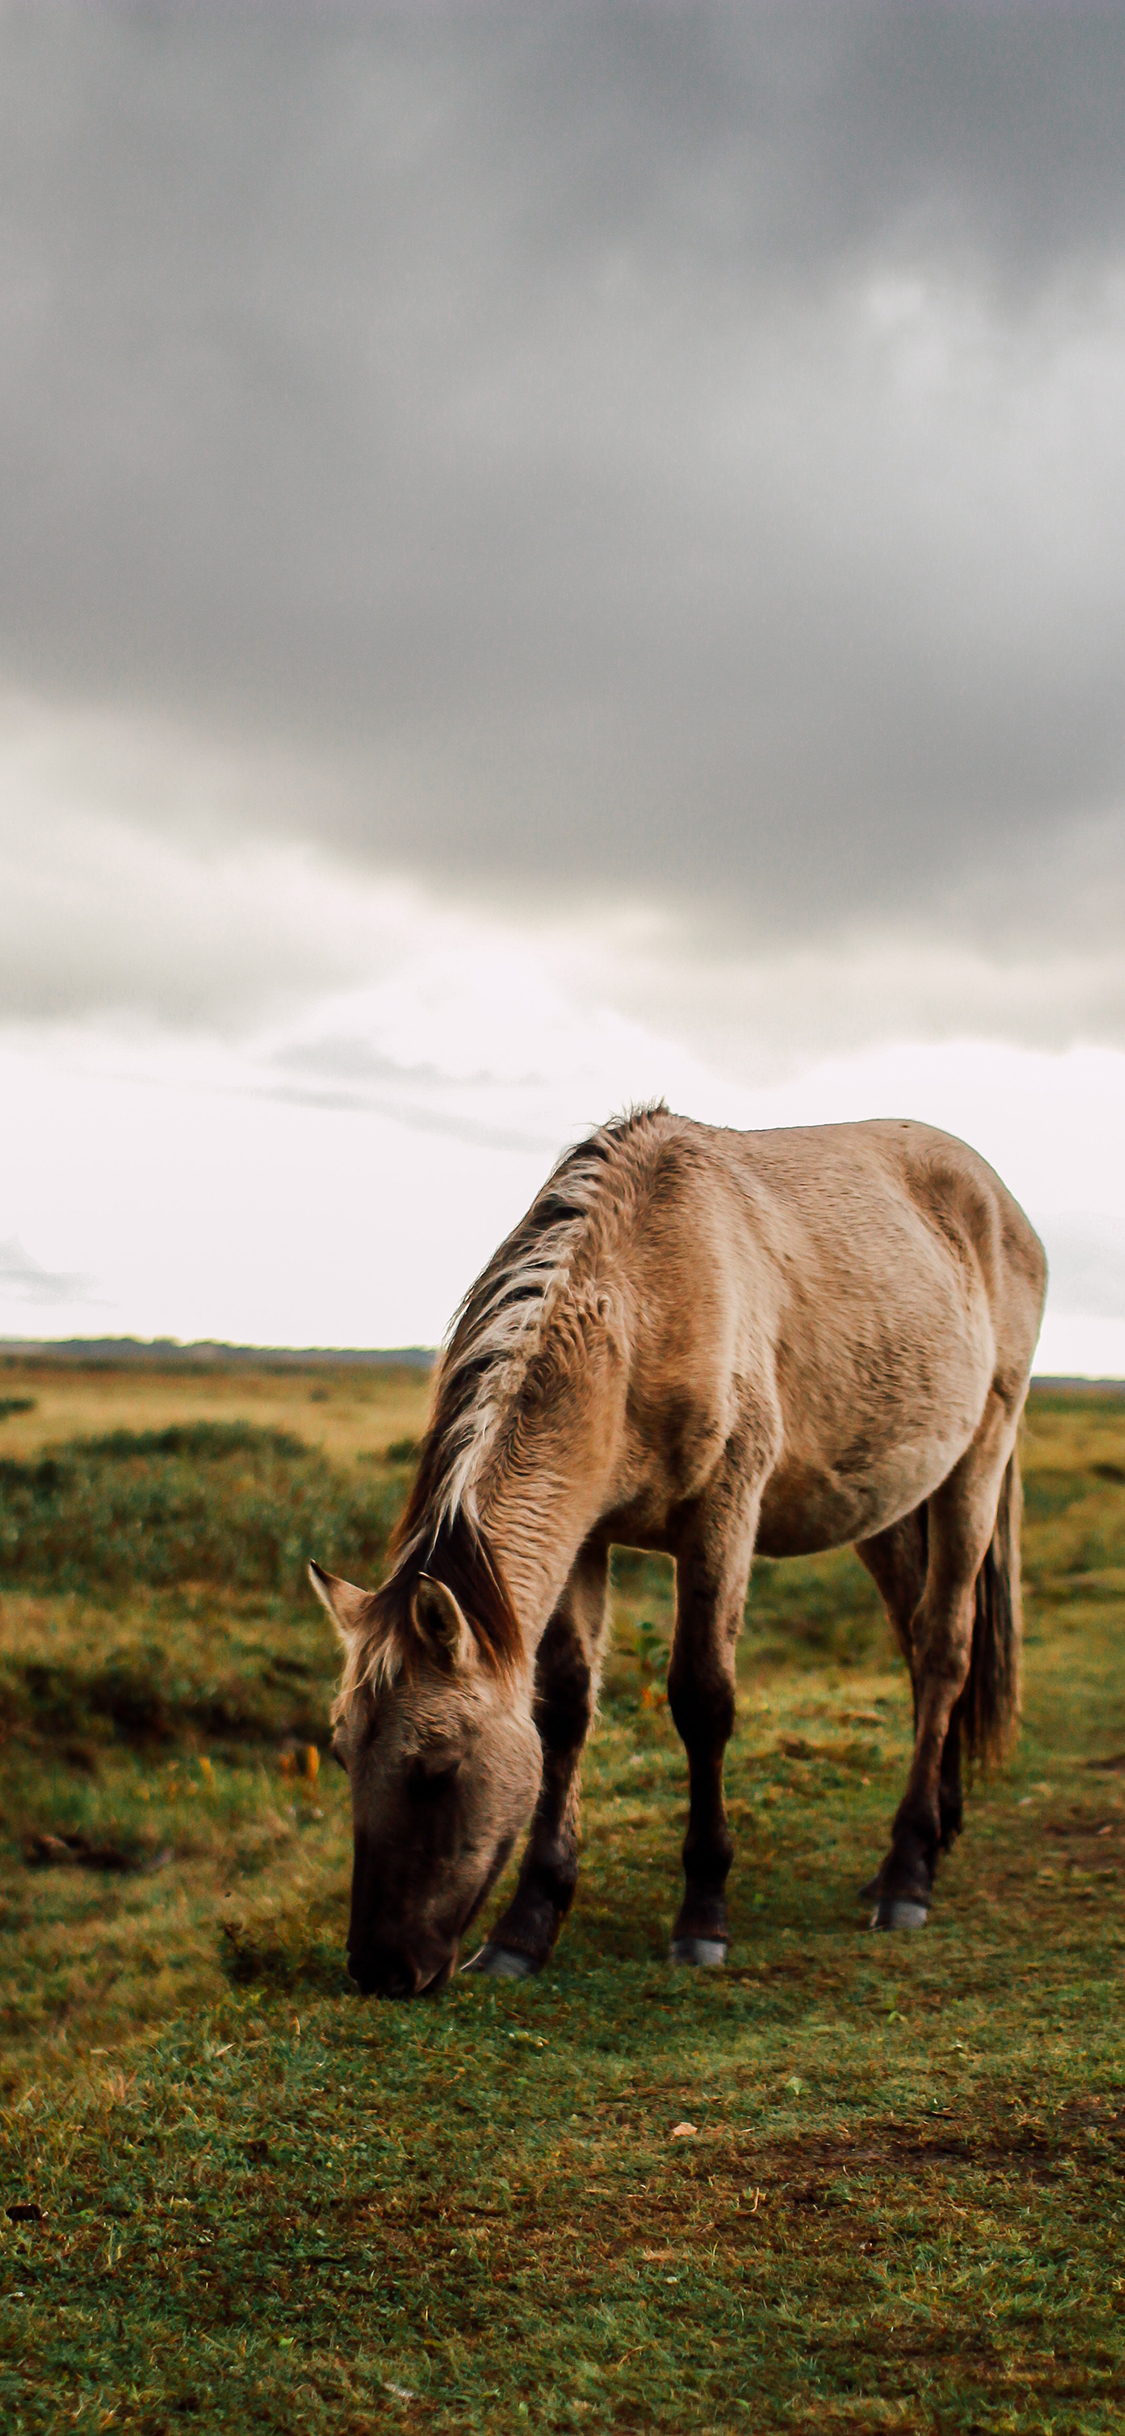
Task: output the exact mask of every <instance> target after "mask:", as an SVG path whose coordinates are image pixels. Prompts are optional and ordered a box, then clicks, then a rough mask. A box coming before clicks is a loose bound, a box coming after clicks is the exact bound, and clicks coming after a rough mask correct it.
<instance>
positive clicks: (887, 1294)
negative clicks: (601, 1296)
mask: <svg viewBox="0 0 1125 2436" xmlns="http://www.w3.org/2000/svg"><path fill="white" fill-rule="evenodd" d="M633 1250H634V1254H635V1258H636V1261H637V1266H638V1270H639V1278H638V1283H639V1285H640V1288H641V1291H640V1294H639V1296H638V1298H637V1303H636V1306H635V1307H636V1308H637V1310H638V1312H639V1314H640V1315H641V1319H640V1326H639V1329H638V1343H637V1352H638V1354H639V1355H640V1356H641V1360H640V1364H639V1369H640V1371H641V1372H642V1373H643V1376H644V1392H643V1394H642V1395H641V1397H640V1398H639V1400H638V1401H639V1404H640V1405H641V1406H643V1407H644V1408H645V1409H648V1410H650V1411H651V1410H652V1409H654V1407H655V1406H656V1405H663V1406H664V1407H665V1409H667V1408H668V1407H669V1406H671V1408H672V1409H674V1410H675V1412H676V1413H677V1414H678V1415H679V1416H680V1417H681V1419H680V1435H681V1440H682V1443H683V1445H684V1446H685V1447H686V1448H687V1449H688V1452H689V1454H690V1452H691V1450H692V1449H694V1450H695V1460H696V1462H697V1464H698V1465H699V1466H700V1467H701V1469H705V1467H706V1465H707V1462H708V1461H709V1460H711V1459H714V1458H715V1457H716V1456H717V1453H718V1450H719V1449H720V1448H721V1447H722V1446H723V1445H724V1444H725V1443H727V1442H728V1441H730V1440H731V1439H732V1438H733V1437H734V1436H736V1435H737V1436H739V1437H740V1438H741V1439H742V1440H744V1441H745V1442H746V1443H748V1444H750V1445H756V1446H758V1447H760V1448H761V1449H762V1450H763V1452H762V1468H763V1474H764V1490H763V1502H762V1513H761V1522H760V1529H759V1546H760V1547H761V1548H762V1549H763V1552H764V1553H774V1554H779V1555H780V1554H787V1553H795V1552H796V1551H797V1550H798V1549H808V1548H813V1547H823V1546H829V1545H834V1544H839V1543H840V1542H842V1541H845V1540H849V1539H855V1538H860V1537H862V1536H864V1535H865V1534H866V1533H868V1532H870V1531H872V1530H876V1529H879V1528H881V1527H883V1525H884V1523H885V1522H886V1521H888V1520H891V1519H894V1518H895V1517H896V1516H897V1515H898V1514H901V1513H903V1512H906V1511H908V1510H909V1508H910V1507H911V1506H913V1505H915V1504H917V1503H919V1502H920V1501H921V1499H922V1497H924V1496H926V1495H928V1494H929V1493H930V1491H931V1490H932V1489H933V1487H935V1486H936V1485H937V1483H938V1481H939V1480H941V1479H943V1478H944V1477H945V1476H946V1474H947V1473H948V1471H949V1470H950V1469H951V1468H952V1465H953V1464H954V1463H955V1462H956V1460H957V1458H958V1456H959V1455H960V1453H961V1452H962V1451H963V1450H964V1448H965V1447H966V1446H967V1445H968V1444H969V1442H970V1441H971V1439H972V1437H973V1435H974V1433H975V1431H976V1429H977V1427H978V1425H979V1422H980V1419H981V1415H982V1413H983V1410H984V1407H985V1403H986V1401H987V1399H988V1397H989V1395H990V1393H999V1394H1000V1395H1002V1396H1003V1397H1005V1398H1007V1399H1010V1400H1011V1401H1012V1403H1013V1404H1014V1405H1015V1406H1016V1407H1017V1408H1018V1404H1019V1402H1020V1401H1021V1400H1022V1396H1023V1393H1024V1390H1025V1387H1026V1382H1027V1375H1028V1370H1029V1367H1030V1362H1031V1357H1032V1354H1033V1352H1034V1347H1035V1341H1036V1336H1037V1333H1038V1327H1039V1321H1040V1317H1041V1311H1042V1299H1043V1288H1044V1281H1045V1274H1046V1269H1045V1262H1044V1259H1043V1254H1042V1249H1041V1247H1040V1245H1039V1243H1038V1239H1037V1237H1036V1236H1035V1234H1034V1231H1033V1229H1032V1227H1031V1225H1030V1223H1029V1221H1028V1220H1027V1219H1026V1217H1025V1216H1024V1214H1023V1212H1022V1211H1021V1210H1020V1208H1019V1206H1018V1204H1017V1203H1016V1202H1015V1201H1014V1200H1013V1199H1012V1197H1011V1195H1010V1194H1009V1193H1008V1192H1007V1190H1006V1188H1005V1187H1004V1185H1003V1184H1002V1183H1001V1181H1000V1179H999V1177H998V1176H996V1175H995V1174H994V1173H993V1170H992V1169H991V1168H990V1167H989V1166H988V1165H987V1163H986V1162H985V1161H984V1160H983V1159H981V1158H980V1157H979V1156H978V1155H977V1153H976V1152H975V1151H972V1150H971V1149H969V1148H968V1146H967V1145H966V1144H965V1143H963V1142H959V1141H957V1140H956V1139H954V1138H953V1137H952V1136H950V1135H948V1134H944V1133H940V1132H938V1131H937V1130H936V1129H934V1128H932V1127H929V1126H926V1125H921V1124H916V1123H912V1122H907V1121H902V1122H898V1121H894V1120H877V1121H873V1122H871V1123H867V1124H853V1125H832V1126H820V1127H793V1128H786V1129H784V1130H778V1131H773V1132H762V1133H735V1132H725V1131H720V1130H718V1129H715V1128H711V1127H707V1126H701V1125H695V1124H691V1123H688V1122H687V1121H685V1120H680V1119H670V1120H668V1124H667V1129H666V1131H663V1132H662V1139H661V1143H660V1147H659V1150H658V1152H657V1154H656V1162H655V1168H654V1190H653V1193H652V1195H651V1196H650V1199H649V1203H648V1206H647V1211H646V1217H645V1220H644V1222H643V1224H642V1226H641V1228H640V1229H639V1233H638V1237H637V1238H635V1239H634V1245H633ZM688 1485H689V1484H688V1482H687V1481H686V1479H685V1480H684V1482H683V1483H682V1486H683V1487H685V1488H686V1487H687V1486H688Z"/></svg>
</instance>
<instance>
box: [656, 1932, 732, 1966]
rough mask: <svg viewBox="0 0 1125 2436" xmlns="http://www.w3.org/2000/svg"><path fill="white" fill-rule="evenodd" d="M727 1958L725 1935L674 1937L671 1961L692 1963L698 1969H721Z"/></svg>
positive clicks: (669, 1949) (671, 1946)
mask: <svg viewBox="0 0 1125 2436" xmlns="http://www.w3.org/2000/svg"><path fill="white" fill-rule="evenodd" d="M726 1958H727V1941H726V1938H725V1937H673V1939H672V1943H671V1945H670V1946H669V1948H668V1960H669V1962H687V1963H691V1964H692V1965H693V1966H694V1968H695V1969H696V1970H697V1971H721V1970H722V1967H723V1964H724V1962H725V1961H726Z"/></svg>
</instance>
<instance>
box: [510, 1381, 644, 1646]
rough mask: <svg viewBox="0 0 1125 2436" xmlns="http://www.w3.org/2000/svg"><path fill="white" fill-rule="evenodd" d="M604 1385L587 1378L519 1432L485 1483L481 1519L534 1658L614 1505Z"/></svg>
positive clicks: (612, 1434) (610, 1443)
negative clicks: (587, 1546)
mask: <svg viewBox="0 0 1125 2436" xmlns="http://www.w3.org/2000/svg"><path fill="white" fill-rule="evenodd" d="M604 1395H605V1389H604V1383H602V1382H595V1381H594V1380H593V1379H591V1380H590V1382H589V1383H588V1385H587V1386H585V1387H584V1391H583V1393H582V1394H581V1395H579V1396H577V1397H575V1396H568V1397H567V1398H566V1400H565V1403H564V1404H554V1405H552V1407H551V1409H550V1410H549V1411H548V1412H547V1413H544V1414H541V1415H540V1416H538V1417H537V1419H536V1422H535V1423H534V1424H533V1426H532V1427H530V1428H526V1429H524V1430H523V1431H521V1433H520V1438H519V1441H518V1447H517V1450H516V1452H515V1454H514V1456H509V1457H508V1458H507V1459H506V1460H505V1462H504V1463H503V1465H502V1466H501V1467H499V1468H498V1470H497V1472H496V1474H495V1475H494V1477H493V1478H492V1480H490V1481H489V1483H488V1484H487V1489H486V1492H485V1495H484V1496H483V1498H482V1500H481V1504H480V1520H481V1524H482V1526H483V1529H484V1533H485V1537H486V1538H487V1540H488V1544H489V1547H490V1548H491V1549H492V1551H493V1554H494V1555H495V1557H496V1559H497V1562H498V1563H499V1566H500V1569H501V1571H502V1573H503V1575H504V1579H505V1582H506V1583H507V1586H508V1589H509V1591H510V1593H511V1598H512V1604H513V1606H514V1608H515V1611H516V1614H517V1616H518V1618H519V1621H520V1625H521V1627H522V1630H523V1633H524V1637H525V1640H526V1642H527V1644H528V1651H529V1655H531V1654H533V1653H534V1651H535V1650H536V1649H537V1648H538V1645H539V1641H540V1639H541V1637H542V1635H543V1633H544V1631H545V1629H546V1626H547V1624H548V1622H549V1621H550V1618H551V1615H552V1613H553V1611H554V1608H555V1606H556V1604H557V1602H558V1599H559V1597H560V1595H561V1593H562V1589H563V1586H564V1584H565V1582H566V1581H567V1578H568V1576H569V1574H570V1572H571V1569H572V1567H573V1565H574V1561H575V1558H576V1557H577V1555H578V1552H579V1549H580V1548H581V1547H582V1545H583V1542H584V1541H585V1540H586V1538H587V1537H588V1535H589V1533H590V1532H591V1531H592V1530H593V1528H594V1525H595V1524H596V1522H597V1521H598V1519H599V1516H600V1515H601V1514H603V1513H605V1512H606V1511H607V1509H608V1507H609V1505H610V1503H611V1498H610V1494H609V1491H610V1476H611V1462H610V1449H611V1446H612V1443H613V1438H614V1435H615V1433H614V1432H613V1430H612V1429H611V1428H607V1426H606V1422H607V1418H608V1416H607V1413H606V1411H605V1407H604Z"/></svg>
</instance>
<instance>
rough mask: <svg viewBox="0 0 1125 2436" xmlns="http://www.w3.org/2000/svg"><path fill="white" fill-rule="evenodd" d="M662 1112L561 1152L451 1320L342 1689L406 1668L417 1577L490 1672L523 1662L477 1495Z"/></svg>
mask: <svg viewBox="0 0 1125 2436" xmlns="http://www.w3.org/2000/svg"><path fill="white" fill-rule="evenodd" d="M667 1114H668V1110H667V1108H666V1106H665V1104H664V1102H663V1101H662V1100H661V1101H657V1102H655V1103H654V1104H652V1105H651V1106H647V1107H643V1108H634V1109H630V1110H629V1111H628V1113H627V1114H626V1115H624V1116H622V1117H616V1118H613V1119H611V1120H610V1122H609V1123H608V1124H606V1125H602V1126H599V1128H598V1131H597V1132H596V1133H593V1134H591V1135H590V1137H589V1139H588V1141H585V1142H580V1143H578V1144H577V1145H576V1146H575V1147H574V1148H573V1149H571V1150H567V1151H564V1153H563V1155H562V1157H561V1158H560V1159H559V1160H558V1162H557V1164H556V1165H555V1167H554V1168H553V1169H552V1171H551V1174H550V1175H549V1176H548V1178H547V1181H546V1183H545V1184H544V1186H543V1187H542V1190H541V1191H540V1192H539V1193H537V1194H536V1197H535V1200H534V1201H533V1202H532V1204H531V1208H530V1209H529V1210H528V1212H527V1214H526V1216H525V1217H524V1218H521V1220H520V1222H519V1225H518V1226H516V1227H513V1229H512V1232H511V1234H510V1235H508V1236H506V1237H505V1240H504V1242H503V1243H502V1244H501V1245H500V1247H499V1249H498V1250H497V1251H496V1252H494V1253H493V1256H492V1258H491V1260H490V1261H489V1262H488V1265H487V1267H486V1268H484V1269H482V1271H481V1274H480V1276H479V1277H478V1278H477V1280H476V1283H475V1284H474V1285H472V1286H470V1288H469V1291H468V1293H467V1294H466V1296H465V1299H464V1301H463V1303H462V1304H461V1305H460V1308H459V1309H458V1310H457V1311H456V1312H455V1314H454V1317H453V1321H452V1324H451V1327H450V1332H449V1336H448V1339H447V1342H446V1346H445V1350H444V1352H443V1354H442V1356H441V1360H440V1362H439V1365H438V1371H437V1377H436V1381H435V1386H434V1400H433V1409H432V1415H431V1419H430V1422H429V1426H428V1428H427V1430H426V1435H425V1438H424V1439H423V1442H422V1449H421V1454H420V1457H419V1462H418V1470H417V1473H416V1475H415V1479H414V1485H413V1488H412V1489H411V1492H410V1496H409V1499H408V1500H407V1504H406V1507H405V1510H404V1512H403V1514H402V1515H401V1517H400V1519H399V1522H398V1524H397V1527H396V1529H395V1532H394V1535H393V1537H392V1540H391V1548H390V1554H391V1570H390V1573H389V1574H388V1577H387V1579H386V1581H385V1582H384V1583H383V1585H382V1588H381V1589H380V1590H377V1591H375V1592H373V1594H372V1598H371V1605H370V1620H369V1623H368V1625H367V1626H366V1627H365V1629H364V1631H363V1633H362V1634H361V1636H360V1638H359V1642H358V1644H357V1645H355V1646H353V1651H352V1654H351V1657H350V1660H349V1665H348V1668H347V1676H346V1680H345V1690H346V1689H347V1688H348V1683H349V1681H350V1684H351V1686H352V1687H353V1688H354V1685H355V1684H356V1683H358V1682H361V1681H363V1680H370V1681H373V1680H375V1679H376V1678H377V1676H378V1675H380V1674H386V1673H398V1672H399V1671H400V1669H401V1668H403V1667H405V1668H407V1669H409V1666H410V1663H411V1653H412V1648H413V1636H412V1633H411V1627H410V1609H411V1602H412V1599H413V1594H414V1590H415V1587H416V1585H417V1582H418V1579H419V1576H420V1575H421V1574H429V1575H431V1576H432V1577H434V1578H435V1579H437V1580H438V1581H442V1582H444V1583H446V1584H447V1586H448V1588H449V1589H450V1590H452V1592H453V1594H454V1596H455V1598H456V1599H457V1601H458V1604H459V1606H460V1607H461V1608H462V1611H463V1613H464V1615H465V1617H466V1620H467V1622H468V1624H469V1627H470V1630H471V1631H472V1632H473V1634H474V1636H475V1638H476V1640H477V1643H478V1646H479V1647H480V1649H481V1652H482V1655H483V1656H484V1657H485V1658H486V1660H488V1661H489V1662H490V1663H491V1664H492V1665H493V1666H494V1667H495V1668H496V1669H497V1670H498V1671H506V1670H508V1669H510V1668H513V1667H515V1666H516V1665H518V1664H519V1662H520V1660H521V1659H522V1656H523V1635H522V1633H521V1630H520V1624H519V1619H518V1617H517V1616H516V1613H515V1609H514V1608H513V1605H512V1601H511V1597H510V1594H509V1592H508V1589H507V1585H506V1583H505V1581H504V1576H503V1572H502V1569H501V1566H500V1563H499V1561H498V1558H497V1557H496V1554H495V1552H494V1551H493V1550H492V1549H491V1548H490V1547H489V1545H488V1543H487V1540H486V1538H485V1535H484V1532H483V1530H482V1527H481V1523H480V1517H479V1512H478V1506H477V1491H478V1487H479V1484H480V1481H481V1479H482V1476H483V1474H484V1472H485V1471H486V1469H487V1468H488V1466H489V1464H490V1462H491V1460H492V1458H493V1457H494V1455H495V1454H496V1453H497V1452H498V1451H499V1450H500V1449H501V1448H502V1446H503V1445H504V1443H505V1441H506V1440H507V1438H508V1437H509V1435H510V1433H511V1431H512V1428H513V1426H514V1424H515V1421H516V1419H517V1418H518V1414H519V1410H520V1405H521V1398H522V1395H523V1391H524V1390H525V1389H526V1388H527V1387H528V1385H529V1382H530V1379H531V1376H532V1372H533V1370H534V1368H535V1365H536V1364H537V1362H538V1361H539V1359H540V1357H541V1356H542V1354H543V1352H544V1350H545V1347H546V1345H547V1342H548V1340H549V1338H550V1335H551V1331H552V1321H553V1320H556V1319H561V1318H562V1317H563V1315H564V1313H566V1312H567V1311H568V1307H569V1302H570V1300H571V1299H572V1298H573V1287H574V1282H575V1271H576V1269H577V1268H578V1267H579V1265H580V1264H581V1265H582V1266H583V1267H586V1266H587V1265H588V1260H587V1258H584V1257H583V1256H584V1255H586V1256H588V1255H589V1254H590V1253H591V1252H592V1251H593V1250H594V1249H596V1246H597V1243H598V1242H599V1241H600V1239H601V1236H602V1234H603V1233H604V1231H605V1230H606V1227H607V1223H608V1221H609V1219H610V1218H611V1217H612V1215H613V1214H614V1213H615V1212H616V1211H617V1210H618V1209H619V1207H620V1203H621V1200H622V1198H623V1197H624V1193H623V1187H624V1186H625V1181H626V1177H625V1172H624V1171H625V1169H626V1168H627V1167H629V1166H631V1165H632V1162H631V1161H630V1159H629V1155H628V1154H629V1152H630V1151H634V1150H639V1149H642V1148H644V1149H647V1148H648V1146H649V1144H650V1143H651V1140H652V1136H653V1133H654V1130H655V1128H656V1126H657V1123H658V1120H659V1119H661V1118H663V1117H666V1116H667ZM615 1186H616V1187H617V1189H616V1190H615V1189H614V1187H615Z"/></svg>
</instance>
